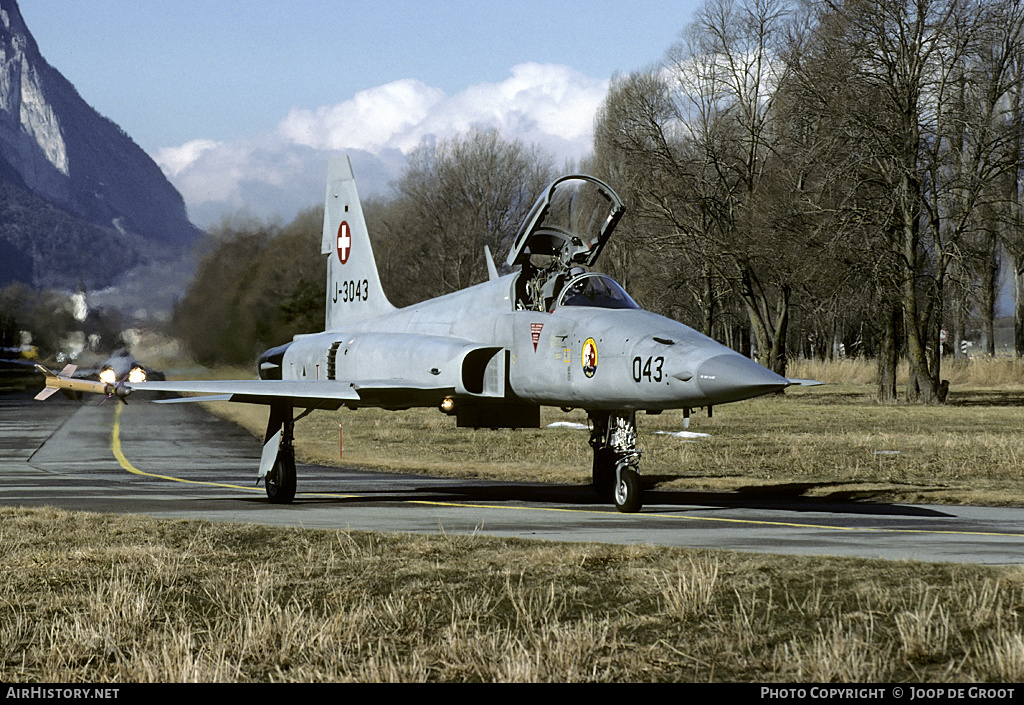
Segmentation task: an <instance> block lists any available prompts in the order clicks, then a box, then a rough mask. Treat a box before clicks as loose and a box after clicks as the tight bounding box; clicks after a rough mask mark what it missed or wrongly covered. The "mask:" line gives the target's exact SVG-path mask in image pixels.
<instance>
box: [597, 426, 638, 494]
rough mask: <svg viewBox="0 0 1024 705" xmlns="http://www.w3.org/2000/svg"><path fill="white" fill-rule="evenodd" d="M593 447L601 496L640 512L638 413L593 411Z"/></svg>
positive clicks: (598, 492) (598, 488)
mask: <svg viewBox="0 0 1024 705" xmlns="http://www.w3.org/2000/svg"><path fill="white" fill-rule="evenodd" d="M590 421H591V423H592V424H593V428H592V430H591V432H590V447H591V448H593V449H594V470H593V477H594V491H595V492H597V496H598V499H600V500H601V501H604V502H609V501H610V502H614V504H615V508H616V509H618V510H619V511H620V512H625V513H632V512H638V511H640V507H641V506H643V486H642V485H641V483H640V451H639V450H637V448H636V413H635V412H632V411H621V412H620V411H612V412H608V411H592V412H590Z"/></svg>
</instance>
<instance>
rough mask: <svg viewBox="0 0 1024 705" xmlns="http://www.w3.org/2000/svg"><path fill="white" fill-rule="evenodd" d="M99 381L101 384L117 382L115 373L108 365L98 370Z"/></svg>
mask: <svg viewBox="0 0 1024 705" xmlns="http://www.w3.org/2000/svg"><path fill="white" fill-rule="evenodd" d="M100 381H101V382H103V384H117V373H116V372H114V371H113V370H112V369H110V368H109V367H108V368H106V369H105V370H102V371H101V372H100Z"/></svg>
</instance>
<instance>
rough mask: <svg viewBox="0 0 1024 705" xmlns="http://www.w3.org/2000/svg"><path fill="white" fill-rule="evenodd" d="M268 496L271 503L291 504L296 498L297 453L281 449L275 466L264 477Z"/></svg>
mask: <svg viewBox="0 0 1024 705" xmlns="http://www.w3.org/2000/svg"><path fill="white" fill-rule="evenodd" d="M263 484H264V486H265V487H266V489H267V497H268V498H269V499H270V503H271V504H291V502H292V500H293V499H295V485H296V480H295V454H294V452H288V451H283V450H282V451H280V452H279V453H278V454H277V459H276V460H274V467H272V468H271V469H270V472H268V473H267V476H266V477H265V478H263Z"/></svg>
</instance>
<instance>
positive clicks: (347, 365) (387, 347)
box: [40, 158, 799, 512]
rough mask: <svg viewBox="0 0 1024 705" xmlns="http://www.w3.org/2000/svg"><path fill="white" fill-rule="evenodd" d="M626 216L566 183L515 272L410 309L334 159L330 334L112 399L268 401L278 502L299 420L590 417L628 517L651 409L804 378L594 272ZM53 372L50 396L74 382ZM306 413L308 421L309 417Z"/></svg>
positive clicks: (290, 488) (604, 189)
mask: <svg viewBox="0 0 1024 705" xmlns="http://www.w3.org/2000/svg"><path fill="white" fill-rule="evenodd" d="M624 211H625V207H624V206H623V204H622V201H621V200H620V199H619V197H618V196H617V195H616V193H615V192H614V191H613V190H612V189H611V187H609V186H608V185H607V184H605V183H603V182H602V181H600V180H598V179H595V178H593V177H591V176H584V175H571V176H565V177H562V178H560V179H557V180H556V181H554V182H553V183H552V184H551V185H550V186H549V187H548V188H547V189H546V190H545V191H544V192H543V193H542V194H541V195H540V197H539V198H538V200H537V202H536V204H535V205H534V206H533V209H532V210H531V211H530V213H529V215H528V216H527V217H526V220H525V221H524V222H523V224H522V226H521V228H520V230H519V232H518V234H517V235H516V237H515V239H514V240H513V242H512V247H511V249H510V251H509V253H508V257H507V258H506V260H505V263H506V264H507V265H508V267H509V268H510V269H511V270H512V271H511V273H509V274H505V275H504V276H499V275H498V269H497V267H496V266H495V264H494V260H493V258H492V257H491V254H490V252H489V251H485V253H484V255H485V257H486V258H487V268H488V273H489V279H488V281H486V282H483V283H481V284H477V285H476V286H472V287H469V288H467V289H464V290H461V291H456V292H454V293H451V294H447V295H445V296H441V297H438V298H435V299H431V300H428V301H424V302H422V303H419V304H415V305H412V306H408V307H405V308H395V307H394V306H393V305H392V304H391V303H390V302H389V301H388V299H387V297H386V296H385V295H384V290H383V288H382V287H381V282H380V277H379V275H378V272H377V265H376V262H375V260H374V255H373V250H372V249H371V247H370V237H369V234H368V232H367V228H366V223H365V221H364V219H363V212H362V208H361V207H360V204H359V198H358V196H357V193H356V187H355V180H354V177H353V175H352V166H351V163H350V162H349V160H348V159H347V158H340V159H335V160H332V161H331V163H330V166H329V168H328V180H327V199H326V206H325V208H324V227H323V236H322V241H321V252H322V253H323V254H324V255H326V256H327V302H326V305H327V314H326V323H325V326H324V332H322V333H314V334H311V335H300V336H296V337H295V339H294V340H292V341H291V342H289V343H286V344H284V345H281V346H280V347H276V348H273V349H271V350H267V351H266V352H265V353H263V355H262V356H260V358H259V362H258V366H259V377H260V379H258V380H228V381H196V382H165V381H156V382H154V381H146V382H139V383H136V382H132V381H124V382H123V383H121V384H119V385H117V386H116V387H111V388H107V389H106V390H105V392H104V393H107V394H110V393H114V394H116V395H118V396H121V397H122V398H123V397H124V396H125V395H127V394H129V393H130V392H132V391H134V390H139V391H142V390H147V391H165V392H182V393H197V394H205V395H207V396H205V397H186V398H182V399H171V400H167V401H194V400H197V399H206V400H226V401H236V402H247V403H257V404H266V405H267V406H268V407H269V422H268V425H267V432H266V437H265V440H264V445H263V453H262V458H261V461H260V467H259V477H260V478H262V479H263V481H264V485H265V487H266V492H267V496H268V497H269V499H270V501H271V502H273V503H289V502H291V501H292V500H293V499H294V497H295V490H296V473H295V451H294V448H293V445H292V443H293V428H294V423H295V421H296V420H297V419H298V418H301V417H302V416H304V415H306V414H308V413H310V412H311V411H313V410H317V409H327V410H335V409H338V408H340V407H342V406H345V407H348V408H350V409H357V408H360V407H381V408H384V409H394V410H398V409H409V408H412V407H438V408H439V409H440V410H441V411H443V412H444V413H447V414H449V415H453V416H455V419H456V422H457V425H458V426H463V427H474V428H537V427H539V426H540V409H541V407H542V406H554V407H562V408H577V409H583V410H586V412H587V415H588V417H589V420H590V427H591V434H590V445H591V446H592V447H593V450H594V462H593V481H594V489H595V491H596V493H597V495H598V497H600V498H601V499H602V501H611V502H614V504H615V506H616V507H617V508H618V509H619V511H622V512H635V511H638V510H639V509H640V507H641V505H642V501H643V497H642V494H643V488H642V485H641V482H640V477H639V473H640V450H639V449H638V448H637V443H636V438H637V427H636V414H637V412H638V411H648V412H658V411H662V410H664V409H687V410H689V409H694V408H701V407H711V406H713V405H718V404H725V403H728V402H734V401H740V400H742V399H749V398H751V397H756V396H759V395H762V394H769V393H772V392H777V391H779V390H782V389H785V388H786V387H787V386H789V385H791V384H797V383H799V382H798V381H796V380H789V379H786V378H784V377H781V376H779V375H777V374H775V373H774V372H771V371H770V370H768V369H766V368H764V367H762V366H761V365H759V364H757V363H756V362H754V361H752V360H750V359H748V358H746V357H744V356H743V355H740V354H739V353H737V352H735V351H733V350H731V349H729V348H727V347H725V346H724V345H721V344H719V343H717V342H715V341H714V340H712V339H711V338H708V337H706V336H704V335H701V334H700V333H698V332H697V331H695V330H693V329H691V328H689V327H687V326H685V325H683V324H682V323H678V322H676V321H673V320H670V319H668V318H664V317H662V316H659V315H656V314H654V313H651V312H649V311H644V310H643V309H641V308H640V307H639V306H638V305H637V304H636V303H635V302H634V301H633V299H631V298H630V297H629V295H628V294H627V293H626V292H625V291H624V290H623V288H622V287H621V286H619V284H617V283H616V282H615V281H614V280H613V279H612V278H611V277H609V276H607V275H604V274H600V273H598V272H596V271H593V270H592V269H591V268H592V267H593V266H594V264H595V262H596V261H597V259H598V257H599V256H600V254H601V250H602V249H603V248H604V246H605V244H606V243H607V242H608V238H609V237H610V235H611V234H612V231H613V230H614V229H615V226H616V224H617V223H618V222H619V220H620V218H621V217H622V214H623V212H624ZM46 372H47V373H48V375H47V380H46V383H47V386H48V387H56V388H61V387H63V386H66V385H67V384H69V383H68V382H67V380H66V378H64V377H61V376H58V375H54V374H53V373H51V372H48V371H46ZM45 391H46V390H44V392H45ZM40 396H42V394H41V395H40ZM296 409H300V410H304V411H302V412H301V413H300V414H299V416H295V411H296Z"/></svg>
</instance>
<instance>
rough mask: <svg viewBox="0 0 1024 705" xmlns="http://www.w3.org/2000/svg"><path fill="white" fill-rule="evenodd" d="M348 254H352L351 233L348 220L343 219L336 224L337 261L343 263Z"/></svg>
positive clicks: (346, 259) (346, 260)
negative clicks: (339, 223)
mask: <svg viewBox="0 0 1024 705" xmlns="http://www.w3.org/2000/svg"><path fill="white" fill-rule="evenodd" d="M350 254H352V235H351V233H350V231H349V228H348V222H347V221H344V220H343V221H341V225H339V226H338V261H339V262H341V263H342V264H345V263H346V262H348V256H349V255H350Z"/></svg>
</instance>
